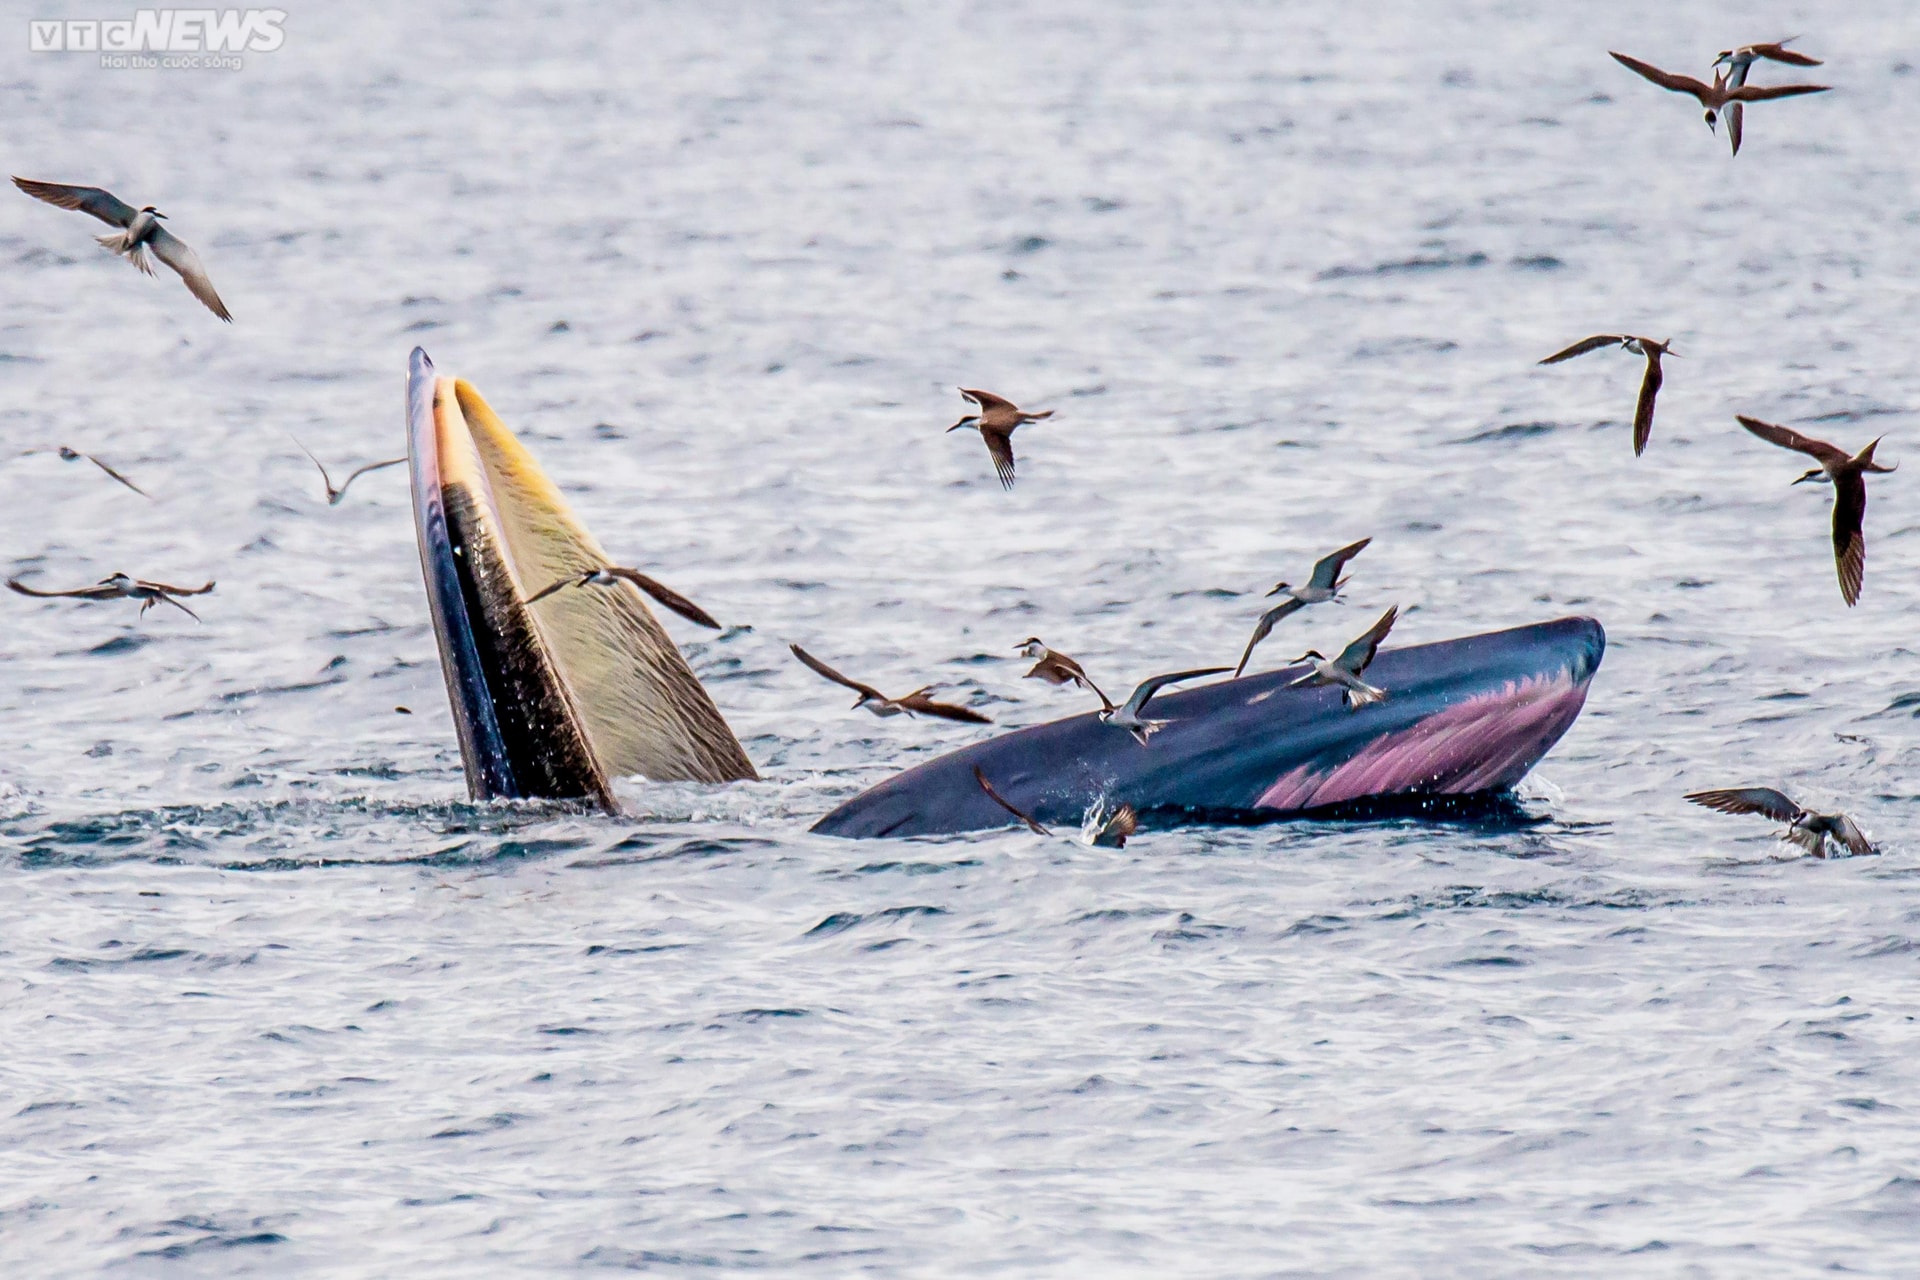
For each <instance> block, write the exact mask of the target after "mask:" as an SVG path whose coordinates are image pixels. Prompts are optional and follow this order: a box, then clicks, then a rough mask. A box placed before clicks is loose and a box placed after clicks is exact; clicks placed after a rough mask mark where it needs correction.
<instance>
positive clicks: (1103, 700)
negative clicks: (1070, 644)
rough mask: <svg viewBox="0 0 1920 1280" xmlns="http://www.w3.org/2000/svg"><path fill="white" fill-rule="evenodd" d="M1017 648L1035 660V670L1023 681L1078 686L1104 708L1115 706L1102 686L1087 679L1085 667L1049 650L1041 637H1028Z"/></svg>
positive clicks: (1028, 673)
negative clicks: (1101, 689)
mask: <svg viewBox="0 0 1920 1280" xmlns="http://www.w3.org/2000/svg"><path fill="white" fill-rule="evenodd" d="M1017 647H1018V649H1019V651H1020V652H1021V653H1023V654H1025V655H1026V656H1027V657H1029V658H1033V659H1035V662H1034V664H1033V670H1031V671H1029V672H1027V674H1026V675H1025V676H1023V677H1021V678H1022V679H1024V680H1045V681H1046V682H1047V683H1048V684H1077V685H1079V686H1080V687H1081V688H1082V689H1088V690H1091V691H1092V693H1093V696H1094V697H1096V698H1098V699H1100V704H1101V705H1102V706H1107V707H1110V706H1112V705H1113V704H1112V703H1111V702H1108V701H1107V695H1106V694H1104V693H1101V692H1100V686H1098V685H1096V684H1095V683H1094V682H1093V681H1091V680H1089V679H1088V678H1087V672H1086V669H1085V668H1084V667H1082V666H1081V665H1080V664H1079V663H1078V662H1076V661H1074V660H1073V659H1072V658H1069V657H1068V656H1067V655H1066V654H1064V653H1057V652H1055V651H1054V650H1052V649H1049V648H1047V646H1046V643H1045V642H1044V641H1042V640H1041V639H1040V637H1039V636H1028V637H1027V638H1026V639H1025V640H1023V641H1021V642H1020V644H1019V645H1018V646H1017Z"/></svg>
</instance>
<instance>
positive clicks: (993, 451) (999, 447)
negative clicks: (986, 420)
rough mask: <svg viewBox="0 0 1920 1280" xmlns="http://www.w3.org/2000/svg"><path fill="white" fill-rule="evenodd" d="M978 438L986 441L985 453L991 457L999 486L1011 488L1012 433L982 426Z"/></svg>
mask: <svg viewBox="0 0 1920 1280" xmlns="http://www.w3.org/2000/svg"><path fill="white" fill-rule="evenodd" d="M980 438H981V439H982V440H985V441H986V442H987V453H988V454H989V455H991V456H992V458H993V470H994V473H995V474H996V475H998V476H999V477H1000V487H1001V488H1003V489H1011V488H1013V433H1012V432H1010V431H995V430H993V429H992V428H991V427H982V428H980Z"/></svg>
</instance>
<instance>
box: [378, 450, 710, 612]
mask: <svg viewBox="0 0 1920 1280" xmlns="http://www.w3.org/2000/svg"><path fill="white" fill-rule="evenodd" d="M401 461H402V462H405V461H406V459H405V458H402V459H401ZM607 572H608V573H610V574H612V575H613V576H614V577H616V578H620V579H622V580H624V581H627V582H631V583H632V584H633V585H634V586H636V587H638V588H640V589H641V590H642V591H644V592H646V593H647V594H648V595H650V596H652V597H653V598H654V599H655V600H658V601H659V602H660V603H661V604H663V605H665V606H666V607H667V608H669V609H671V610H673V611H674V612H675V613H677V614H679V615H680V616H681V617H683V618H685V619H686V620H687V621H688V622H691V623H695V624H696V625H699V626H702V627H706V628H707V629H708V630H710V631H719V630H720V629H721V627H720V624H719V623H718V622H715V621H714V620H713V615H712V614H710V613H708V612H707V611H706V610H705V609H702V608H701V607H700V606H699V605H697V604H695V603H694V602H693V601H691V600H689V599H687V598H686V597H685V596H683V595H681V594H680V593H679V592H678V591H675V590H673V588H671V587H668V586H665V585H663V584H661V583H659V582H656V581H655V580H654V579H652V578H649V577H648V576H647V575H646V574H644V573H641V572H640V571H639V570H638V569H623V568H621V567H620V566H619V565H617V564H610V565H608V566H607Z"/></svg>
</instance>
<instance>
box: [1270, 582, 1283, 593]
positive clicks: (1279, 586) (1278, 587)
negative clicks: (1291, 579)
mask: <svg viewBox="0 0 1920 1280" xmlns="http://www.w3.org/2000/svg"><path fill="white" fill-rule="evenodd" d="M1286 589H1287V584H1286V583H1284V582H1282V583H1279V584H1277V585H1276V586H1275V587H1274V588H1273V590H1271V591H1269V592H1267V594H1268V595H1270V596H1277V595H1279V594H1280V593H1281V592H1282V591H1285V590H1286Z"/></svg>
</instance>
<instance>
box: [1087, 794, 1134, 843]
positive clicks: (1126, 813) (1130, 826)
mask: <svg viewBox="0 0 1920 1280" xmlns="http://www.w3.org/2000/svg"><path fill="white" fill-rule="evenodd" d="M1139 829H1140V815H1139V814H1138V813H1135V812H1134V808H1133V806H1132V805H1130V804H1123V805H1121V806H1120V807H1119V808H1118V809H1115V810H1114V811H1113V812H1112V813H1111V814H1110V815H1108V817H1107V819H1106V820H1105V821H1104V822H1102V823H1101V824H1100V829H1099V830H1098V831H1096V832H1094V833H1093V843H1094V844H1095V845H1098V846H1100V847H1102V848H1108V849H1124V848H1126V846H1127V837H1128V836H1130V835H1132V834H1133V833H1134V832H1136V831H1138V830H1139Z"/></svg>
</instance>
